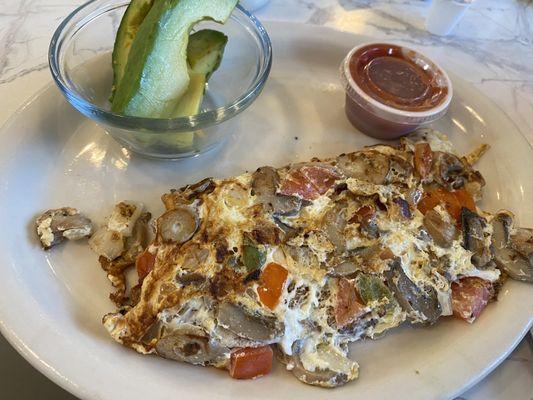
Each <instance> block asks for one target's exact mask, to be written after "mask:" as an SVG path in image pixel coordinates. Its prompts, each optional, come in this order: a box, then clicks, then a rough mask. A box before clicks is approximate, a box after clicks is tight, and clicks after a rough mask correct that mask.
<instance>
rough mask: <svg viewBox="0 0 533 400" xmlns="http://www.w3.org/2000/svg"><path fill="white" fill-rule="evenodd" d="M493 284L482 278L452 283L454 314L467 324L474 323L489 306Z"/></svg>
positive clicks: (463, 279)
mask: <svg viewBox="0 0 533 400" xmlns="http://www.w3.org/2000/svg"><path fill="white" fill-rule="evenodd" d="M491 289H492V284H491V283H490V282H489V281H486V280H484V279H481V278H476V277H468V278H462V279H461V280H459V281H458V282H453V283H452V309H453V314H454V315H455V316H456V317H458V318H461V319H464V320H465V321H467V322H470V323H472V322H474V320H475V319H476V318H477V317H479V315H480V314H481V312H482V311H483V310H484V309H485V307H486V306H487V304H488V302H489V299H490V296H491Z"/></svg>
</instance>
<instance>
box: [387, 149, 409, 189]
mask: <svg viewBox="0 0 533 400" xmlns="http://www.w3.org/2000/svg"><path fill="white" fill-rule="evenodd" d="M412 175H413V167H412V165H411V164H410V163H409V162H407V161H406V160H404V159H403V158H401V157H397V156H389V170H388V172H387V176H386V177H385V184H389V183H407V182H408V180H409V178H410V177H411V176H412Z"/></svg>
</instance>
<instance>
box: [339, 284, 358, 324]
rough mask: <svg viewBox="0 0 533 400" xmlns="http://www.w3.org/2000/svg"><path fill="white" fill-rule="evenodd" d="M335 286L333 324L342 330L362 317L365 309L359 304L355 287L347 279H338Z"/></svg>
mask: <svg viewBox="0 0 533 400" xmlns="http://www.w3.org/2000/svg"><path fill="white" fill-rule="evenodd" d="M337 285H338V286H337V303H336V305H335V322H336V323H337V327H339V328H342V327H343V326H346V325H348V324H349V323H351V322H353V321H355V320H356V319H357V318H358V317H360V316H361V315H363V314H364V312H365V307H364V305H363V304H361V303H360V300H359V298H358V296H357V293H356V291H355V287H354V286H353V284H352V283H351V282H350V281H349V280H348V279H346V278H340V279H339V282H338V284H337Z"/></svg>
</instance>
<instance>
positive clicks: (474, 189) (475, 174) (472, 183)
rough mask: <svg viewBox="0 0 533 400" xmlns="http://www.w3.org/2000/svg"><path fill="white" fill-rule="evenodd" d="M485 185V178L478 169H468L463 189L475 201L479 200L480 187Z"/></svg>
mask: <svg viewBox="0 0 533 400" xmlns="http://www.w3.org/2000/svg"><path fill="white" fill-rule="evenodd" d="M483 186H485V179H484V178H483V176H482V175H481V173H480V172H479V171H475V170H473V169H470V170H469V171H468V173H467V175H466V182H465V190H466V191H467V192H468V193H470V195H472V197H473V199H474V200H475V201H478V200H481V189H483Z"/></svg>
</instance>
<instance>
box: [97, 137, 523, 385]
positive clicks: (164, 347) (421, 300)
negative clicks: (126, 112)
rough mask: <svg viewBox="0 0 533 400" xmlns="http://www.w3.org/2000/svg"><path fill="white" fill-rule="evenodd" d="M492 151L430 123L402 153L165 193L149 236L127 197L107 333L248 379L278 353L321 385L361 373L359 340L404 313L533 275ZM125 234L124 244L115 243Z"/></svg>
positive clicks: (121, 210) (344, 157)
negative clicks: (451, 137) (484, 203)
mask: <svg viewBox="0 0 533 400" xmlns="http://www.w3.org/2000/svg"><path fill="white" fill-rule="evenodd" d="M487 148H488V146H481V147H479V148H478V149H475V150H474V151H473V152H472V153H470V154H468V155H464V156H460V155H456V154H455V153H454V152H453V149H452V145H451V143H450V142H449V141H448V139H447V138H446V136H444V135H443V134H440V133H438V132H436V131H432V130H420V131H418V132H416V133H414V134H412V135H410V136H408V137H406V138H403V139H402V140H401V142H400V144H398V145H394V146H393V145H388V144H387V145H385V144H379V145H375V146H370V147H365V148H363V149H362V150H360V151H356V152H353V153H348V154H341V155H339V156H338V157H334V158H328V159H323V160H320V159H316V158H315V159H312V160H310V161H309V162H303V163H297V164H291V165H288V166H285V167H281V168H274V167H269V166H265V167H261V168H258V169H257V170H256V171H254V172H250V173H245V174H242V175H240V176H237V177H232V178H227V179H213V178H207V179H204V180H202V181H200V182H198V183H196V184H191V185H187V186H185V187H182V188H180V189H175V190H171V191H170V192H168V193H165V194H163V196H162V201H163V203H164V206H165V208H166V211H165V212H164V213H163V214H162V215H161V216H159V217H158V218H157V219H156V220H155V221H154V223H153V227H154V233H155V234H154V238H153V240H152V241H151V242H150V243H142V242H143V241H144V242H146V235H145V234H143V235H141V234H139V233H137V234H135V232H136V231H137V232H139V231H140V230H141V227H142V229H144V230H146V229H147V226H148V224H147V221H148V220H149V218H150V217H149V214H147V213H146V212H145V210H144V208H143V205H142V204H140V203H134V202H129V203H128V202H124V203H121V205H117V207H116V209H115V212H114V216H112V217H111V218H110V219H109V221H108V223H107V225H106V226H104V227H103V228H101V229H100V230H99V231H97V232H96V233H95V234H94V235H93V237H92V238H91V246H92V247H93V249H94V250H95V251H96V252H97V253H98V254H99V255H100V263H101V264H102V266H103V267H104V269H105V270H106V272H107V273H108V276H109V277H110V279H111V281H112V282H113V283H114V285H115V286H116V287H117V288H118V291H117V293H114V295H113V297H112V298H113V299H114V301H115V302H116V303H117V305H118V306H119V307H118V310H117V311H116V312H112V313H109V314H107V315H105V316H104V318H103V324H104V326H105V329H106V330H107V331H108V332H109V334H110V335H111V337H112V338H113V339H114V340H116V341H117V342H119V343H121V344H123V345H125V346H127V347H130V348H132V349H134V350H136V351H137V352H139V353H142V354H156V355H159V356H161V357H164V358H167V359H172V360H176V361H182V362H187V363H191V364H195V365H202V366H213V367H217V368H222V369H227V370H228V371H229V374H230V375H231V376H232V377H234V378H241V379H243V378H256V377H258V376H261V375H264V374H267V373H268V372H269V371H270V368H271V366H272V362H273V358H274V355H275V356H276V357H277V359H278V360H280V361H281V362H283V363H284V364H286V367H287V370H288V371H290V373H292V374H293V375H294V376H295V377H296V378H297V379H299V380H300V381H302V382H304V383H307V384H310V385H317V386H322V387H336V386H340V385H343V384H345V383H347V382H349V381H351V380H354V379H356V378H357V376H358V368H359V367H358V364H357V363H356V362H355V361H353V360H352V359H350V358H349V357H348V352H349V347H348V345H349V344H350V343H351V342H355V341H358V340H362V339H366V338H370V339H376V338H379V337H381V336H382V335H383V334H384V333H386V332H387V331H388V330H390V329H392V328H394V327H397V326H399V325H400V324H402V323H404V322H408V323H411V324H424V325H431V324H434V323H435V322H436V321H437V320H438V319H439V318H441V317H446V316H452V315H455V316H456V317H459V318H461V319H463V320H465V321H467V322H473V321H474V320H475V319H476V318H477V317H478V316H479V315H480V313H481V312H482V311H483V309H484V308H485V306H486V305H487V304H488V303H489V302H491V301H493V300H495V299H496V297H497V294H498V291H499V288H500V287H501V285H502V284H503V283H504V281H505V279H506V278H507V277H508V276H510V277H512V278H515V279H520V280H524V281H529V282H531V281H532V280H533V268H532V264H533V231H532V230H531V229H525V228H518V227H516V226H515V221H514V220H515V218H514V216H513V214H511V213H510V212H508V211H500V212H498V213H496V214H489V213H486V212H483V211H481V210H480V209H479V208H478V207H477V206H476V201H479V200H480V199H481V195H482V188H483V186H484V185H485V181H484V179H483V177H482V176H481V174H480V173H479V172H478V171H477V170H475V169H474V164H475V162H476V161H477V160H478V159H479V158H480V157H481V156H482V154H483V153H484V152H485V151H486V150H487ZM117 221H118V222H117ZM114 234H118V236H117V235H115V239H117V238H118V239H117V240H118V242H119V245H118V247H117V246H116V244H115V245H111V246H110V245H109V243H107V244H106V238H111V237H113V235H114ZM134 236H136V237H137V239H135V240H133V239H132V238H133V237H134ZM140 237H143V238H144V239H142V240H141V239H139V238H140ZM113 246H114V247H113ZM103 249H104V250H103ZM132 249H133V250H132ZM132 265H135V266H136V269H137V273H138V284H137V285H135V286H134V287H133V288H131V290H130V291H129V293H126V287H125V286H126V284H125V279H124V271H125V269H126V267H127V266H132Z"/></svg>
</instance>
